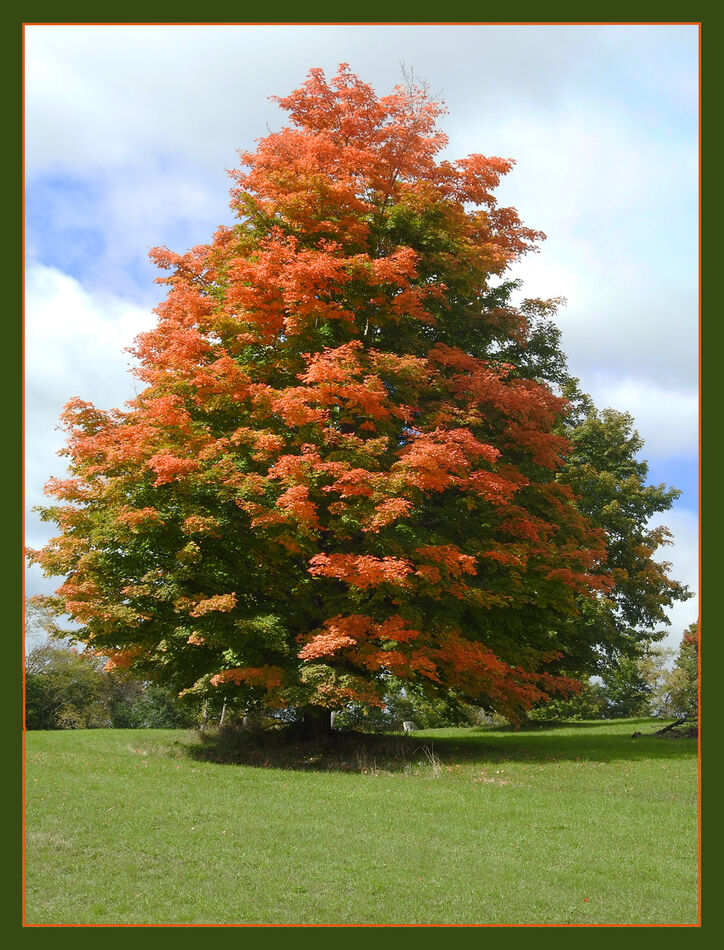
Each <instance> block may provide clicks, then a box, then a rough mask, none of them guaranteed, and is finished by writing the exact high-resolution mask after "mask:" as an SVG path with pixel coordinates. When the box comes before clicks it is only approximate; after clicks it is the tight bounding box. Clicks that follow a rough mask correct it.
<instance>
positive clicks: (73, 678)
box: [25, 643, 111, 729]
mask: <svg viewBox="0 0 724 950" xmlns="http://www.w3.org/2000/svg"><path fill="white" fill-rule="evenodd" d="M102 688H103V673H102V672H101V669H100V666H99V663H98V660H97V659H95V658H93V657H90V656H89V655H86V654H84V653H79V652H78V651H77V650H76V649H75V648H73V647H71V646H69V645H68V644H56V643H48V644H45V645H42V646H37V647H35V648H34V649H33V650H31V651H30V653H29V654H28V657H27V660H26V664H25V725H26V728H27V729H90V728H94V727H99V726H109V725H111V720H110V716H109V713H108V708H107V706H106V704H105V703H104V702H103V701H102V699H101V694H102Z"/></svg>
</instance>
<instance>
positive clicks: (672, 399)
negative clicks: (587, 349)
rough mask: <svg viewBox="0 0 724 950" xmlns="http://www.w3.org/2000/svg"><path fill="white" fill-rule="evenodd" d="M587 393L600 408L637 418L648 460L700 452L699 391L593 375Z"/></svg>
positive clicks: (635, 420)
mask: <svg viewBox="0 0 724 950" xmlns="http://www.w3.org/2000/svg"><path fill="white" fill-rule="evenodd" d="M588 382H589V385H588V387H587V391H588V392H589V394H590V395H591V396H592V398H593V401H594V403H595V404H596V406H598V407H599V408H602V409H603V408H611V409H618V410H619V411H621V412H628V413H630V414H631V415H632V416H633V417H634V428H635V429H636V430H637V431H638V433H639V435H640V436H641V437H642V438H643V439H644V441H645V443H646V445H645V447H644V455H645V457H646V458H652V457H657V458H672V457H673V456H681V455H689V456H695V455H696V454H697V453H698V450H699V400H698V396H697V394H696V392H692V391H690V390H675V389H669V388H667V387H661V386H656V385H655V384H653V383H649V382H647V381H646V380H641V379H632V378H630V377H623V378H611V377H609V376H604V375H593V376H591V377H590V378H589V381H588Z"/></svg>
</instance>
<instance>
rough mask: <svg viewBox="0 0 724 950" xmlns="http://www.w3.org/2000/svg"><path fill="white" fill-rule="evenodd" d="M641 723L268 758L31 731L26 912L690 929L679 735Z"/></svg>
mask: <svg viewBox="0 0 724 950" xmlns="http://www.w3.org/2000/svg"><path fill="white" fill-rule="evenodd" d="M655 728H657V724H655V723H653V722H650V721H648V720H643V721H642V720H626V721H620V722H616V723H611V722H605V723H604V722H588V723H570V724H567V725H564V726H559V727H549V728H545V729H535V730H533V729H531V730H522V731H519V732H513V731H511V730H507V729H498V730H494V729H483V728H481V729H445V730H430V731H427V732H418V733H414V734H413V735H411V736H408V737H405V739H402V738H400V739H397V740H394V741H395V742H396V743H397V744H398V751H399V750H402V751H403V754H402V757H401V758H400V759H399V760H394V761H393V760H392V759H390V758H389V757H388V752H389V748H388V749H387V750H386V748H385V746H384V744H380V746H379V755H378V754H377V753H376V751H375V750H376V747H375V746H374V745H372V746H366V747H362V748H361V751H360V750H359V749H358V750H357V751H355V749H354V748H353V747H351V746H349V747H347V746H345V747H343V748H342V749H341V751H339V752H337V753H336V754H335V756H332V757H328V758H325V757H321V758H320V757H314V756H313V755H307V753H309V751H310V750H309V749H305V748H304V747H298V748H297V749H296V750H295V753H294V755H293V756H291V757H289V758H288V760H286V764H287V767H286V768H282V767H280V765H283V764H285V760H283V759H281V758H280V756H279V752H278V750H276V751H275V750H273V749H272V750H271V751H270V752H269V753H268V754H267V753H266V752H265V751H264V750H263V749H262V750H256V751H255V752H254V754H253V755H241V756H239V755H236V756H234V754H233V752H231V751H229V750H226V751H222V752H221V753H218V752H217V753H216V758H217V761H214V760H213V758H212V755H213V754H214V753H212V751H210V750H209V749H207V748H206V747H203V746H201V745H199V743H198V739H197V737H196V736H195V735H194V734H193V733H186V732H175V731H163V730H157V731H155V730H148V731H140V730H128V731H122V730H89V731H68V732H29V733H27V736H26V789H27V804H26V923H27V924H29V925H37V924H45V925H48V924H50V925H52V924H90V925H96V926H98V925H100V926H103V925H107V924H140V925H144V924H165V925H172V924H199V925H208V924H227V925H238V924H283V925H299V924H333V925H344V924H359V925H370V924H385V925H396V924H418V925H425V924H465V925H476V924H502V925H515V924H554V925H555V924H574V925H591V924H607V925H610V924H627V925H631V924H644V925H646V924H648V925H663V924H695V923H696V922H697V749H696V742H695V741H694V740H691V739H671V740H670V739H665V738H654V737H652V736H651V735H650V734H651V733H653V731H654V729H655ZM635 730H638V731H641V732H642V733H643V735H642V736H641V737H640V738H636V739H634V738H632V733H633V732H634V731H635ZM389 741H391V740H388V743H389ZM220 755H221V756H223V757H225V758H226V759H227V761H218V758H219V756H220ZM234 758H235V759H236V761H232V760H233V759H234ZM240 761H244V762H245V763H247V764H239V762H240ZM249 762H252V763H255V764H248V763H249Z"/></svg>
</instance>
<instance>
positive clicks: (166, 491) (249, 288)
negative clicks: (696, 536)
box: [31, 65, 670, 719]
mask: <svg viewBox="0 0 724 950" xmlns="http://www.w3.org/2000/svg"><path fill="white" fill-rule="evenodd" d="M277 101H278V103H279V105H280V106H281V107H282V108H283V109H285V110H286V111H287V113H288V114H289V118H290V125H289V126H287V127H285V128H283V129H282V130H281V131H279V132H276V133H272V134H270V135H268V136H266V137H265V138H262V139H260V140H259V143H258V147H257V149H256V151H255V152H253V153H250V152H244V153H242V154H241V168H240V169H237V170H235V171H233V172H232V173H231V174H232V177H233V179H234V187H233V189H232V193H231V196H232V207H233V209H234V211H235V213H236V216H237V222H236V224H235V225H234V226H232V227H221V228H219V229H218V231H217V232H216V233H215V235H214V236H213V240H212V241H211V242H210V243H209V244H208V245H203V246H198V247H195V248H193V249H192V250H191V251H189V252H188V253H186V254H177V253H173V252H172V251H170V250H168V249H166V248H158V249H156V250H155V251H153V252H152V256H153V259H154V260H155V261H156V263H157V264H158V266H159V267H160V268H161V269H162V270H163V271H164V272H165V275H164V276H162V277H160V278H159V282H160V283H162V284H164V285H166V286H167V288H168V293H167V296H166V298H165V300H164V301H163V302H162V303H161V304H160V305H159V306H158V308H157V310H156V313H157V315H158V321H157V325H156V326H155V328H154V329H152V330H151V331H149V332H147V333H143V334H141V335H140V336H139V337H138V338H137V340H136V342H135V345H134V347H133V353H134V355H135V357H136V359H137V363H138V365H137V368H136V370H135V372H136V374H137V376H138V377H139V379H140V380H141V381H142V382H143V384H144V386H145V388H144V389H143V391H142V392H141V393H140V394H139V395H138V396H137V397H136V398H135V399H133V400H132V401H130V402H129V403H127V404H126V406H125V407H124V408H120V409H113V410H110V411H105V410H101V409H99V408H96V407H94V406H93V405H92V404H90V403H88V402H85V401H83V400H81V399H74V400H72V401H71V402H70V403H69V404H68V405H67V407H66V408H65V411H64V414H63V424H64V426H65V428H66V431H67V446H66V449H65V450H64V451H65V454H66V456H67V458H68V460H69V467H70V475H69V477H68V478H63V479H51V481H50V482H49V484H48V486H47V491H48V492H49V494H51V495H53V496H55V498H56V499H57V500H58V504H56V505H54V506H49V507H47V508H46V509H44V511H43V517H45V518H46V519H47V520H50V521H54V522H56V523H57V524H58V525H59V527H60V532H61V533H60V535H59V537H57V538H55V539H54V540H52V541H51V542H49V543H48V544H47V545H46V546H45V547H44V548H43V549H42V550H41V551H37V552H34V553H33V554H32V555H31V556H32V558H34V559H35V560H36V561H37V562H39V563H40V564H41V565H42V567H43V568H44V570H45V571H46V572H47V573H48V574H51V575H59V576H64V577H65V580H64V581H63V583H62V584H61V586H60V587H59V589H58V591H57V595H56V598H55V600H54V603H55V605H56V609H57V610H58V611H61V612H64V613H66V614H68V615H69V616H70V617H71V618H72V619H73V620H74V621H75V622H77V623H78V624H80V625H81V628H80V630H78V631H76V632H75V633H74V636H76V637H77V639H78V640H80V641H82V642H84V643H86V644H88V646H89V647H90V648H91V649H93V650H96V651H98V652H99V653H101V654H103V655H105V656H107V657H108V663H109V665H111V666H117V667H128V668H131V669H134V670H136V671H138V672H139V673H140V674H142V675H143V676H145V677H147V678H149V679H155V680H158V681H160V682H164V683H168V684H170V685H172V686H173V687H174V688H175V689H176V690H177V691H178V692H180V693H185V694H187V695H196V696H198V695H208V694H213V693H218V692H219V691H223V692H224V693H232V692H233V693H234V694H235V695H237V696H241V697H245V698H246V700H247V701H248V702H249V704H251V705H254V704H265V705H267V706H271V707H285V706H287V707H295V708H299V709H313V708H318V707H326V708H339V707H341V706H344V705H345V704H347V703H350V702H354V703H359V702H362V703H368V704H373V705H374V704H377V705H381V704H383V703H384V689H385V680H386V677H389V675H394V676H395V677H397V678H398V679H399V680H401V681H403V682H408V683H409V684H410V686H411V688H412V687H413V686H414V687H416V688H417V687H422V688H424V689H425V690H427V691H428V692H429V693H430V694H431V695H439V696H443V697H444V696H445V695H448V694H454V695H455V696H458V697H459V698H461V699H463V700H466V701H470V702H475V703H476V704H478V705H482V706H485V707H486V708H489V709H493V710H498V711H500V712H502V713H503V714H505V715H507V716H509V717H511V718H513V719H515V718H516V717H518V716H519V715H520V714H521V712H522V711H523V710H525V709H527V708H529V707H530V706H531V705H532V704H533V703H536V702H539V701H541V700H544V699H546V698H547V697H549V696H556V695H567V694H568V693H570V692H571V691H572V690H575V689H576V688H577V683H576V680H575V677H576V676H578V675H580V674H581V673H583V672H586V671H587V672H594V671H595V668H596V664H597V663H598V658H599V657H600V655H601V652H602V651H605V650H606V649H607V648H609V647H611V646H612V645H616V644H618V643H619V641H620V638H621V636H620V635H621V629H620V626H616V624H611V623H601V622H597V623H587V624H585V623H582V620H581V618H582V617H583V618H584V620H585V618H586V616H589V615H590V616H593V615H598V616H599V619H600V612H601V611H602V610H603V607H602V606H601V605H603V604H608V605H609V608H607V609H609V613H608V615H607V616H608V617H609V618H610V617H611V616H613V615H614V614H617V615H619V614H620V615H621V616H623V617H624V618H625V623H626V625H627V629H628V626H629V625H630V624H634V623H635V622H638V621H640V620H641V619H642V618H644V620H645V619H646V617H647V614H646V611H647V610H648V611H649V613H651V611H652V610H653V608H652V607H651V606H650V605H649V603H648V601H646V602H645V603H644V602H642V603H639V601H638V600H637V599H636V597H635V596H634V594H633V593H632V592H629V593H627V592H626V589H625V585H623V574H622V573H621V571H630V570H631V569H633V570H636V563H634V560H635V558H634V557H633V555H634V554H635V552H633V550H629V549H628V548H627V547H626V542H625V541H622V553H619V549H618V548H616V547H615V545H616V543H617V541H616V538H617V535H616V531H617V530H618V526H619V525H618V520H617V519H619V515H618V514H616V515H615V516H614V512H613V510H612V509H611V506H610V504H609V500H608V498H607V496H606V491H607V485H608V482H607V481H606V479H605V478H603V477H602V476H600V475H599V476H597V480H596V486H595V488H594V489H593V490H589V489H588V488H587V487H586V486H585V485H583V483H582V478H584V477H587V471H588V470H587V469H586V464H587V463H586V461H585V457H584V456H585V452H586V447H585V446H586V442H587V440H590V438H593V437H594V435H595V433H594V432H593V430H594V429H595V424H594V421H590V422H589V423H588V428H586V429H585V432H584V433H583V434H581V430H579V434H578V435H576V433H572V432H571V431H568V430H567V429H566V418H567V413H568V412H569V403H568V402H567V400H566V399H565V398H563V396H562V394H561V393H560V392H557V391H556V388H555V387H556V384H557V383H560V382H561V381H562V380H563V374H562V371H561V362H560V359H559V356H560V354H559V350H558V349H557V346H556V340H555V338H554V337H551V335H550V333H548V334H546V332H545V326H546V323H545V321H546V320H548V319H549V317H550V314H551V313H552V312H553V310H554V309H555V306H556V301H544V300H529V301H524V302H523V303H522V304H519V305H517V306H516V305H514V303H513V296H514V291H515V290H516V289H517V283H516V282H514V281H511V280H510V279H509V277H508V274H507V272H508V268H509V267H510V265H511V264H513V263H514V262H515V261H517V260H518V259H520V257H521V256H522V255H524V254H527V253H529V252H532V251H534V250H535V249H536V245H537V243H538V242H539V241H540V240H541V239H542V238H543V237H544V235H543V234H542V233H541V232H538V231H535V230H532V229H531V228H528V227H526V226H525V225H523V223H522V222H521V221H520V219H519V216H518V214H517V213H516V211H515V210H514V209H512V208H507V207H501V206H500V205H499V204H498V203H497V201H496V198H495V196H494V191H495V188H496V186H497V185H498V183H499V181H500V178H501V176H503V175H505V174H506V173H507V172H508V171H509V170H510V168H511V167H512V164H513V163H512V161H510V160H508V159H502V158H495V157H492V158H491V157H485V156H483V155H478V154H475V155H470V156H468V157H466V158H462V159H459V160H457V161H451V160H448V159H444V158H441V157H440V153H441V151H442V149H443V148H444V146H445V145H446V138H445V136H444V134H443V133H442V132H440V131H439V130H438V129H437V127H436V121H437V120H438V119H439V117H440V116H441V114H442V113H443V112H444V108H443V106H442V105H441V103H440V102H438V101H436V100H435V99H434V98H433V97H431V96H430V95H429V94H428V93H427V91H426V89H425V88H424V87H423V86H420V85H418V84H416V83H414V82H412V81H411V82H408V83H407V84H406V85H403V86H398V87H396V88H395V89H394V90H393V92H392V93H391V94H390V95H387V96H382V97H378V96H377V95H376V94H375V93H374V91H373V90H372V88H371V87H370V86H369V85H367V84H366V83H364V82H362V81H361V80H360V79H359V78H358V77H357V76H355V75H354V74H353V73H352V72H351V71H350V70H349V68H348V67H347V66H346V65H343V66H342V67H340V70H339V72H338V73H337V75H336V76H334V77H333V78H332V79H331V80H329V81H328V80H327V78H326V77H325V76H324V74H323V72H322V71H321V70H319V69H314V70H312V71H311V72H310V73H309V76H308V78H307V80H306V82H305V83H304V84H303V85H302V86H301V88H299V89H297V90H296V91H295V92H293V93H291V94H290V95H289V96H286V97H283V98H279V99H277ZM604 423H605V424H606V425H608V424H609V422H606V420H604ZM604 435H605V434H604ZM571 442H573V453H574V454H573V456H572V458H573V459H574V460H575V467H572V468H569V469H565V468H564V464H565V459H566V456H567V455H568V454H569V453H570V452H571ZM566 471H567V472H568V473H569V474H568V476H566V475H565V472H566ZM619 476H620V473H615V474H614V476H613V477H615V478H619ZM621 477H623V476H621ZM632 477H633V478H634V479H635V478H637V477H638V475H637V473H636V472H635V471H634V472H633V474H632ZM631 485H632V491H634V489H635V494H636V497H637V499H640V505H641V506H642V507H640V512H643V511H644V509H646V510H647V511H648V510H649V509H651V510H658V509H657V507H656V505H657V504H658V503H659V502H661V503H663V497H664V496H661V498H659V499H658V501H657V498H655V497H654V496H653V495H652V496H651V499H650V500H649V499H648V495H646V492H643V494H642V490H641V489H640V486H639V487H636V486H635V485H634V484H633V483H631ZM581 494H582V496H583V498H584V502H583V503H582V502H581V500H580V497H578V496H579V495H581ZM669 503H670V502H669ZM637 504H638V501H637ZM641 516H643V515H641ZM626 517H628V515H627V513H626V511H621V513H620V519H619V520H621V519H623V520H622V521H621V523H622V524H623V521H625V518H626ZM638 517H639V515H638V514H634V515H633V518H634V520H636V518H638ZM637 523H638V522H637ZM624 527H625V526H624ZM622 530H623V529H622ZM644 540H645V539H644ZM642 543H643V542H642ZM612 545H613V547H612ZM624 549H625V550H624ZM639 554H640V557H641V558H645V555H644V553H643V552H639ZM607 556H608V558H609V563H608V564H607ZM648 563H650V562H648ZM664 575H665V572H664ZM664 575H661V577H660V578H659V579H658V580H656V581H655V584H654V587H656V589H657V590H658V591H659V602H660V600H661V597H660V595H661V589H662V587H664V586H665V584H664V580H663V577H664ZM617 585H618V587H617ZM622 585H623V586H622ZM657 585H658V586H657ZM617 592H618V593H617ZM612 598H613V601H612ZM614 601H615V606H614V607H611V604H612V603H613V602H614ZM586 612H588V613H587V614H586ZM654 613H655V611H654Z"/></svg>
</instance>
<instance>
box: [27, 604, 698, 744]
mask: <svg viewBox="0 0 724 950" xmlns="http://www.w3.org/2000/svg"><path fill="white" fill-rule="evenodd" d="M26 623H27V631H28V633H29V635H30V636H37V635H38V634H40V633H45V634H46V635H49V636H50V637H51V638H52V639H49V640H48V641H46V642H44V643H41V644H39V645H37V646H35V647H33V648H32V649H31V650H30V651H29V652H28V654H27V657H26V661H25V726H26V728H27V729H98V728H101V729H102V728H109V729H174V728H193V727H195V726H198V725H200V724H201V723H202V722H203V721H204V720H205V721H206V722H207V723H208V724H214V723H216V724H218V723H219V721H221V720H222V716H223V721H225V722H226V723H229V724H230V723H233V722H241V721H246V722H247V724H248V723H249V722H250V721H258V722H261V721H262V720H264V719H265V717H266V718H269V714H268V710H267V711H265V713H262V712H261V711H260V710H255V709H254V708H251V707H249V706H248V705H240V704H239V703H237V702H236V701H235V700H234V698H233V697H230V699H229V702H228V704H227V703H226V701H225V700H224V701H223V703H222V705H221V707H220V708H219V709H216V708H213V709H210V708H209V707H208V706H206V707H205V708H203V707H201V705H200V704H198V703H195V704H194V703H189V702H188V701H187V702H186V703H182V702H180V701H179V700H178V699H177V697H175V696H174V695H173V693H172V692H171V691H170V690H168V689H164V688H163V687H160V686H157V685H154V684H151V683H148V682H145V681H143V680H140V679H138V678H137V677H134V676H133V675H131V674H129V673H128V672H126V671H123V670H118V669H114V670H110V671H106V669H105V662H106V661H105V657H98V656H95V655H94V654H93V652H92V651H90V650H84V651H79V650H78V649H77V648H76V647H75V646H73V645H72V643H71V642H70V641H68V640H66V639H63V638H62V631H60V630H59V628H56V627H55V626H54V623H53V620H52V617H51V615H50V614H49V613H48V612H47V611H46V610H44V609H43V608H42V607H39V606H38V605H37V604H35V603H33V602H32V601H30V602H29V603H28V606H27V615H26ZM672 661H673V662H672ZM697 684H698V623H693V624H691V625H690V626H689V627H688V628H687V630H686V631H685V632H684V635H683V638H682V640H681V644H680V646H679V649H678V651H675V650H673V649H671V648H665V647H660V646H656V645H653V646H651V647H650V648H649V649H648V650H647V651H646V652H644V653H643V654H642V655H640V656H639V657H638V658H636V659H632V658H631V657H629V656H624V655H621V656H619V657H617V658H616V659H615V660H613V661H611V662H610V663H609V665H608V667H607V668H606V669H605V670H604V671H603V673H602V675H601V676H600V678H597V679H596V680H591V681H589V682H588V683H587V684H586V685H585V686H584V688H583V689H582V690H581V692H579V693H578V694H577V695H575V696H573V697H572V698H570V699H568V700H558V701H553V702H549V703H546V704H544V705H540V706H538V707H536V708H534V709H532V710H531V711H530V713H529V718H530V719H533V720H550V719H577V720H581V719H616V718H625V717H633V716H659V717H662V718H667V717H674V716H690V717H695V716H696V715H697V713H698V687H697ZM288 716H293V711H291V712H289V713H288ZM406 720H410V721H413V722H414V723H415V724H416V726H417V727H419V728H439V727H444V726H461V725H477V724H483V723H485V722H488V721H491V713H490V712H488V711H486V710H484V709H481V708H479V707H476V706H472V705H470V704H468V703H465V702H463V701H462V700H460V699H458V698H456V697H455V696H454V695H452V696H448V697H445V698H440V697H434V696H430V695H428V694H427V693H425V692H424V690H422V689H419V688H414V687H411V686H410V684H403V682H402V681H401V680H399V679H397V678H396V677H390V678H389V682H388V690H387V702H386V705H385V708H384V709H379V708H377V707H375V706H370V705H367V704H364V703H350V704H348V705H347V706H346V707H345V708H344V709H342V710H340V711H339V712H338V713H337V716H336V718H335V725H336V726H337V727H338V728H349V729H361V730H365V731H376V730H385V729H399V728H402V723H403V722H404V721H406Z"/></svg>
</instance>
